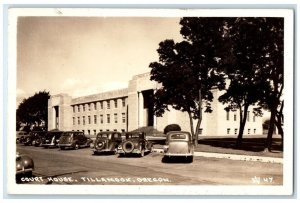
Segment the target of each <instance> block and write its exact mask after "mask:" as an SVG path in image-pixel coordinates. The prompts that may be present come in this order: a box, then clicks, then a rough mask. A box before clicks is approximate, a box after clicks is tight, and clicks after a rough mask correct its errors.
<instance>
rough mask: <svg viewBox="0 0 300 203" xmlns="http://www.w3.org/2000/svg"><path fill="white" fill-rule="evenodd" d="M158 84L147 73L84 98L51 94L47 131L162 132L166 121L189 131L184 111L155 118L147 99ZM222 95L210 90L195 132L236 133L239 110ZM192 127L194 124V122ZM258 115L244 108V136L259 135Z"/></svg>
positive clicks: (174, 111)
mask: <svg viewBox="0 0 300 203" xmlns="http://www.w3.org/2000/svg"><path fill="white" fill-rule="evenodd" d="M158 87H159V84H158V83H157V82H155V81H151V80H150V73H145V74H140V75H136V76H133V78H132V79H131V80H130V81H129V82H128V88H126V89H119V90H114V91H109V92H103V93H99V94H93V95H87V96H84V97H77V98H72V97H71V96H69V95H67V94H58V95H53V96H51V98H50V99H49V101H48V130H52V129H59V130H63V131H65V130H74V131H83V132H84V133H85V134H96V133H98V132H101V131H120V132H122V131H123V132H124V131H131V130H135V129H138V128H141V127H145V126H153V127H154V128H155V129H157V130H159V131H163V129H164V128H165V126H166V125H168V124H174V123H175V124H179V125H180V126H181V128H182V130H185V131H190V122H189V117H188V114H187V113H186V112H181V111H177V110H175V109H171V110H170V111H166V112H165V113H164V114H163V116H162V117H156V116H155V115H154V112H153V103H152V102H151V100H150V98H151V97H152V95H153V94H154V92H155V90H156V89H158ZM221 94H222V92H220V91H219V90H217V89H214V90H213V95H214V100H213V102H212V103H211V107H212V110H213V112H212V113H203V119H202V124H201V128H200V131H199V133H200V134H202V135H209V136H224V135H236V134H238V129H239V112H238V111H235V112H233V111H226V110H225V109H224V108H225V106H224V105H223V104H221V103H220V102H218V97H219V96H220V95H221ZM194 126H196V125H194ZM262 133H263V130H262V118H261V117H257V116H255V115H254V114H253V112H252V109H251V108H250V109H249V110H248V115H247V122H246V126H245V130H244V134H245V135H255V134H262Z"/></svg>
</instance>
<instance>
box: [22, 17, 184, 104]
mask: <svg viewBox="0 0 300 203" xmlns="http://www.w3.org/2000/svg"><path fill="white" fill-rule="evenodd" d="M179 21H180V19H179V18H162V17H161V18H159V17H19V18H18V22H17V101H20V100H21V99H23V98H27V97H28V96H32V95H34V93H35V92H38V91H43V90H46V91H49V92H50V95H55V94H60V93H67V94H69V95H70V96H73V97H78V96H85V95H90V94H96V93H100V92H104V91H109V90H114V89H120V88H126V87H127V85H128V81H129V80H130V79H131V78H132V76H134V75H137V74H142V73H146V72H149V71H150V70H151V69H150V68H149V64H150V63H151V62H153V61H157V60H158V54H157V51H156V50H157V48H158V46H159V45H158V44H159V42H161V41H163V40H165V39H174V40H175V41H181V40H182V37H181V35H180V25H179Z"/></svg>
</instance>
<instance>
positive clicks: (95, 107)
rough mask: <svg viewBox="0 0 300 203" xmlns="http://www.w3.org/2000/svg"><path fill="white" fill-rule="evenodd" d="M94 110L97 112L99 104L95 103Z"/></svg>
mask: <svg viewBox="0 0 300 203" xmlns="http://www.w3.org/2000/svg"><path fill="white" fill-rule="evenodd" d="M94 109H95V110H97V102H95V103H94Z"/></svg>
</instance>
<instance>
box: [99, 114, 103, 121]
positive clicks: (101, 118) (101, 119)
mask: <svg viewBox="0 0 300 203" xmlns="http://www.w3.org/2000/svg"><path fill="white" fill-rule="evenodd" d="M100 123H103V115H102V114H101V115H100Z"/></svg>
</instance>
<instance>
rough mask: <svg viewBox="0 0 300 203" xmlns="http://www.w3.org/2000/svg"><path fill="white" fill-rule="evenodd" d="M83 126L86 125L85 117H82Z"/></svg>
mask: <svg viewBox="0 0 300 203" xmlns="http://www.w3.org/2000/svg"><path fill="white" fill-rule="evenodd" d="M82 124H83V125H85V116H83V117H82Z"/></svg>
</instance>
